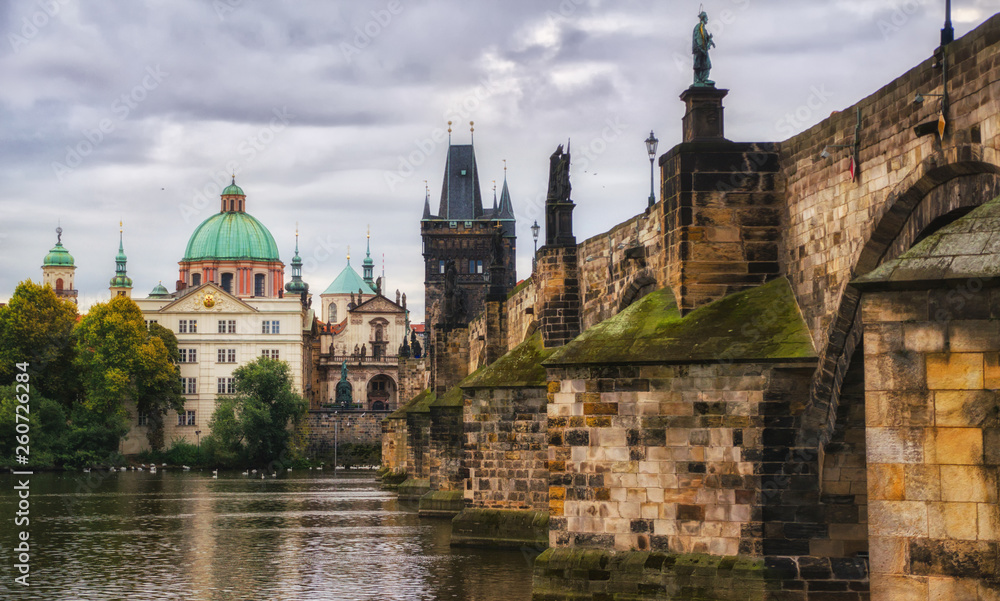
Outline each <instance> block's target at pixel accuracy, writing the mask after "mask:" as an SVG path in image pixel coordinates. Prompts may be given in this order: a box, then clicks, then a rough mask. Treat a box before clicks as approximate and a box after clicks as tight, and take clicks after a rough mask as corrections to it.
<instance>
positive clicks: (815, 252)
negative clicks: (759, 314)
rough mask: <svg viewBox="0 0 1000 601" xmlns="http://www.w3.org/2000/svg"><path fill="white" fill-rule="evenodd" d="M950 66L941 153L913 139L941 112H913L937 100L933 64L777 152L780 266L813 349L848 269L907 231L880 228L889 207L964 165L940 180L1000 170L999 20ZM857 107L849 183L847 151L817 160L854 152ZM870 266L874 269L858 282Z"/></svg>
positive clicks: (967, 38)
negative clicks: (955, 165)
mask: <svg viewBox="0 0 1000 601" xmlns="http://www.w3.org/2000/svg"><path fill="white" fill-rule="evenodd" d="M948 61H949V62H948V79H949V83H948V93H949V95H950V99H951V107H950V109H949V113H948V115H947V119H948V129H947V130H946V133H945V137H944V141H943V144H942V142H941V141H939V140H938V138H937V136H936V135H927V136H921V137H918V136H916V135H915V134H914V131H913V128H914V126H916V125H918V124H920V123H923V122H926V121H929V120H935V119H936V118H937V112H938V111H939V109H940V99H937V98H931V97H928V99H927V100H926V101H924V102H923V103H922V104H920V105H916V104H914V103H913V98H914V96H915V95H916V93H917V92H922V93H925V94H926V93H928V92H936V93H940V92H941V70H940V69H937V68H934V67H933V64H934V62H935V60H934V59H933V58H932V57H928V58H927V59H926V60H924V61H923V62H921V63H920V64H919V65H917V66H916V67H914V68H912V69H910V70H909V71H907V72H906V73H905V74H903V75H902V76H900V77H898V78H896V79H895V80H893V81H892V82H890V83H888V84H887V85H885V86H884V87H882V88H881V89H879V90H878V91H876V92H875V93H874V94H872V95H870V96H868V97H867V98H865V99H863V100H861V101H860V102H858V103H856V104H855V105H852V106H850V107H846V108H843V109H842V110H839V112H837V113H836V114H833V115H831V116H830V117H829V118H827V119H824V120H823V121H821V122H820V123H818V124H817V125H815V126H813V127H811V128H809V129H808V130H806V131H804V132H802V133H800V134H798V135H796V136H794V137H792V138H790V139H788V140H785V141H784V142H782V143H781V168H782V177H783V179H784V180H785V182H786V190H785V194H786V198H787V201H786V208H785V209H784V210H785V211H787V213H786V216H785V222H784V225H785V228H786V232H785V241H784V245H783V249H782V262H783V263H784V264H785V265H786V266H787V271H786V274H787V276H788V278H789V281H790V282H791V283H792V289H793V290H794V291H795V295H796V297H797V298H798V299H799V305H800V306H801V308H802V312H803V315H804V317H805V319H806V323H807V324H809V327H810V329H811V331H812V333H813V339H814V341H815V342H816V345H817V349H821V348H823V347H824V346H825V344H826V340H827V338H828V337H829V335H830V328H831V325H832V324H833V321H834V319H835V318H836V315H837V309H838V307H839V305H840V303H841V297H842V295H843V294H844V290H845V288H846V286H847V282H848V281H849V280H850V279H851V278H852V277H853V276H852V270H853V269H855V266H857V265H858V264H859V262H868V261H862V258H863V257H862V255H863V253H864V252H865V250H866V246H867V245H866V243H867V242H869V241H872V240H873V239H874V241H875V242H876V246H878V249H877V250H881V249H882V248H884V245H887V244H889V243H890V242H891V241H892V239H893V238H894V237H895V231H898V229H899V227H900V226H901V225H902V221H901V220H896V223H894V224H889V223H886V224H882V223H881V221H882V218H883V217H884V216H886V215H887V214H888V213H889V212H890V209H891V207H892V206H893V205H894V204H895V203H896V202H897V201H899V200H901V199H902V200H905V194H906V192H907V191H908V190H909V189H910V188H911V187H915V188H916V189H917V190H919V191H920V194H921V195H922V194H924V193H926V192H927V191H928V190H930V189H931V188H933V187H934V186H936V185H938V184H940V183H942V181H941V180H940V179H938V176H935V174H934V171H935V170H936V169H938V168H940V167H942V166H944V165H946V164H947V163H951V162H966V165H964V166H963V167H962V168H961V169H959V170H957V171H956V173H953V174H942V175H943V177H944V179H945V180H946V179H947V178H949V177H953V176H954V175H956V174H959V173H960V174H966V175H967V174H971V173H976V172H977V171H981V170H980V169H978V168H974V167H973V166H972V163H973V162H979V161H981V162H983V163H988V164H992V165H1000V153H998V151H1000V94H998V93H997V85H998V84H997V83H996V82H997V81H1000V15H994V16H993V17H991V18H990V19H988V20H987V21H986V22H985V23H983V24H982V25H980V26H979V27H977V28H976V29H974V30H972V31H971V32H969V33H968V34H966V35H964V36H962V37H961V38H959V39H957V40H955V41H954V42H953V43H951V44H949V45H948ZM820 91H822V90H820ZM825 97H826V96H823V95H820V96H818V97H817V98H818V99H819V100H824V99H825ZM829 108H830V109H831V110H832V109H834V108H837V109H839V108H840V107H839V106H834V105H829ZM858 108H860V109H861V139H860V142H861V148H860V165H859V173H858V177H857V179H856V180H852V179H851V176H850V174H849V173H848V163H849V160H850V158H849V157H850V149H847V148H837V149H830V155H831V156H830V157H829V158H826V159H824V158H821V157H820V154H821V153H822V152H823V149H824V148H825V147H827V146H829V145H832V144H850V143H851V141H852V138H853V135H854V130H855V123H856V119H857V109H858ZM956 146H967V147H970V148H969V149H970V150H973V151H974V152H972V154H971V155H969V156H967V157H964V158H963V157H961V156H956V155H954V153H951V152H950V150H954V149H955V148H956ZM949 149H950V150H949ZM975 155H978V156H975ZM921 179H923V180H924V181H922V182H920V180H921ZM918 182H919V183H918ZM880 225H882V226H885V225H892V226H893V227H892V228H880ZM881 230H884V231H881ZM874 258H875V259H876V260H877V258H878V256H877V255H875V257H874ZM873 267H874V265H873V264H872V265H868V266H867V267H866V268H865V269H864V270H862V271H860V272H858V273H859V274H860V273H864V272H865V271H867V270H870V269H871V268H873Z"/></svg>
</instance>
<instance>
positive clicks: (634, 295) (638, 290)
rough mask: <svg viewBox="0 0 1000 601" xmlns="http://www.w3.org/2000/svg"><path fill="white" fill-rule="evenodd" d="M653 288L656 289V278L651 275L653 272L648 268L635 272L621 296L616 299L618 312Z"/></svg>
mask: <svg viewBox="0 0 1000 601" xmlns="http://www.w3.org/2000/svg"><path fill="white" fill-rule="evenodd" d="M653 290H656V278H655V277H653V274H652V273H651V272H650V271H649V270H648V269H643V270H642V271H640V272H638V273H636V274H635V275H634V276H632V281H630V282H629V285H628V286H626V287H625V288H624V289H623V291H622V295H621V298H620V300H619V301H618V312H621V311H622V310H624V309H625V308H626V307H628V306H629V305H631V304H632V303H634V302H635V301H637V300H639V299H640V298H642V297H644V296H646V295H647V294H649V293H650V292H652V291H653Z"/></svg>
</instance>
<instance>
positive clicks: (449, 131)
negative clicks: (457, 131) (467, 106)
mask: <svg viewBox="0 0 1000 601" xmlns="http://www.w3.org/2000/svg"><path fill="white" fill-rule="evenodd" d="M448 133H449V134H450V133H451V121H449V122H448Z"/></svg>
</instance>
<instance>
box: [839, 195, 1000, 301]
mask: <svg viewBox="0 0 1000 601" xmlns="http://www.w3.org/2000/svg"><path fill="white" fill-rule="evenodd" d="M997 277H1000V196H998V197H997V198H994V199H993V200H991V201H989V202H987V203H985V204H983V205H981V206H979V207H976V208H975V209H973V210H972V211H971V212H970V213H969V214H968V215H965V216H963V217H960V218H959V219H957V220H955V221H954V222H952V223H950V224H948V225H946V226H944V227H942V228H941V229H939V230H938V231H936V232H934V233H933V234H931V235H930V236H927V237H926V238H924V239H923V240H921V241H920V242H918V243H917V244H915V245H914V246H913V248H911V249H910V250H908V251H906V252H905V253H903V254H902V255H900V256H899V257H897V258H895V259H893V260H891V261H887V262H885V263H883V264H882V265H880V266H879V267H877V268H876V269H874V270H872V271H870V272H868V273H866V274H865V275H862V276H860V277H858V278H856V279H855V280H854V281H853V282H851V284H852V285H854V286H857V287H858V288H861V289H904V288H909V287H911V286H914V285H918V286H920V287H926V286H932V287H933V286H947V285H948V284H949V282H955V281H960V282H969V281H975V280H982V279H985V278H997ZM980 283H981V282H980Z"/></svg>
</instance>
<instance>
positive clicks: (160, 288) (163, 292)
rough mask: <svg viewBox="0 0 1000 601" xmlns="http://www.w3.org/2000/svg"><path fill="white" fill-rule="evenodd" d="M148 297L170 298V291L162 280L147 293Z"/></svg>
mask: <svg viewBox="0 0 1000 601" xmlns="http://www.w3.org/2000/svg"><path fill="white" fill-rule="evenodd" d="M149 298H170V291H169V290H167V288H166V286H164V285H163V282H160V283H159V284H157V285H156V286H155V287H154V288H153V291H152V292H150V293H149Z"/></svg>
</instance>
